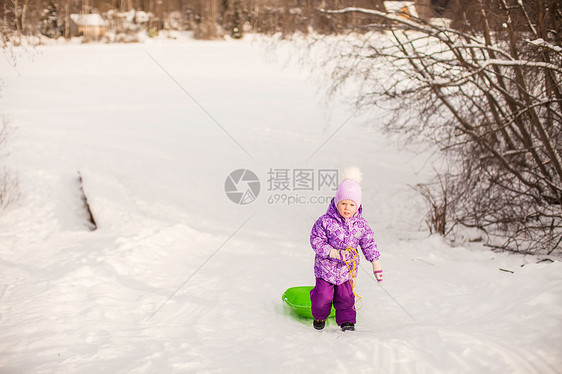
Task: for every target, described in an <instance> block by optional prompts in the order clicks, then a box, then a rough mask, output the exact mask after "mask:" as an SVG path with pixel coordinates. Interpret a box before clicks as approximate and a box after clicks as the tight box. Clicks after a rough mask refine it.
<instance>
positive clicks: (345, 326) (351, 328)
mask: <svg viewBox="0 0 562 374" xmlns="http://www.w3.org/2000/svg"><path fill="white" fill-rule="evenodd" d="M341 331H355V325H354V324H353V323H351V322H344V323H342V324H341Z"/></svg>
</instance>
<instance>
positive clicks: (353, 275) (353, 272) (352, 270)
mask: <svg viewBox="0 0 562 374" xmlns="http://www.w3.org/2000/svg"><path fill="white" fill-rule="evenodd" d="M345 250H346V251H348V252H351V253H352V257H351V259H349V260H345V261H344V262H345V265H346V266H347V270H349V283H351V290H352V291H353V294H354V295H355V298H356V299H355V303H354V304H353V310H355V311H357V310H359V309H361V308H362V307H363V301H362V300H361V296H359V295H357V293H356V292H355V285H356V283H357V262H356V261H355V260H356V259H357V257H359V253H357V250H356V249H355V248H353V247H347V248H346V249H345ZM350 262H351V265H350V264H349V263H350ZM357 303H360V304H359V307H356V305H357Z"/></svg>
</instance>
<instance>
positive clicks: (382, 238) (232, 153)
mask: <svg viewBox="0 0 562 374" xmlns="http://www.w3.org/2000/svg"><path fill="white" fill-rule="evenodd" d="M266 51H267V48H264V44H263V43H260V42H252V41H250V40H241V41H217V42H200V41H192V40H182V41H175V42H152V43H146V44H135V45H133V44H131V45H95V44H92V45H77V44H68V45H64V44H63V45H54V46H47V47H40V48H37V50H36V51H35V52H34V54H33V56H32V57H30V58H23V59H20V60H18V62H17V66H16V68H15V69H14V68H13V67H11V66H10V65H9V64H8V62H7V61H6V60H5V59H2V61H1V62H0V71H1V78H2V79H3V80H4V85H3V87H2V91H1V94H2V98H1V100H0V110H1V112H2V113H3V114H4V116H5V118H7V119H8V120H9V122H10V127H11V128H12V130H11V137H10V139H9V141H8V148H9V149H8V151H9V154H8V155H7V157H6V158H4V159H3V162H4V163H5V164H6V165H7V166H8V167H9V169H10V170H11V171H12V173H16V174H17V175H18V178H19V188H20V193H21V197H20V199H19V200H18V202H17V203H16V204H14V205H12V206H10V207H9V208H8V209H7V210H5V211H2V212H0V337H1V338H0V373H14V374H19V373H100V372H106V373H211V372H212V373H268V372H273V373H287V372H289V373H310V372H327V373H335V372H337V373H346V372H350V373H351V372H360V373H364V372H376V373H541V374H545V373H557V372H558V373H560V372H562V371H561V369H560V368H561V367H562V350H561V348H560V342H562V325H561V322H562V292H561V289H562V265H561V263H560V262H558V261H555V262H538V259H537V258H534V257H530V256H527V257H523V256H519V255H508V254H498V253H493V252H490V251H488V250H486V249H485V248H483V247H478V246H470V247H451V246H449V245H447V244H446V243H445V242H443V241H442V240H441V239H439V238H437V237H431V238H427V235H426V233H425V232H422V231H419V230H420V228H422V229H423V226H422V225H421V222H422V219H423V214H424V205H423V201H421V200H420V199H419V198H418V197H417V196H416V194H415V192H413V190H412V189H411V188H410V187H408V184H410V185H411V184H415V183H417V182H422V181H424V178H425V177H426V176H427V174H426V172H425V171H424V170H426V169H427V168H425V169H424V165H425V161H426V158H425V157H424V156H417V155H413V154H412V153H408V152H405V151H401V150H399V149H398V147H397V145H396V143H395V141H393V140H390V139H388V138H386V137H384V136H383V135H380V133H379V132H377V130H376V127H375V126H374V125H376V123H377V116H376V115H373V116H372V117H371V118H367V121H368V122H370V124H371V125H373V126H366V125H365V120H366V118H355V117H354V118H352V119H351V120H349V121H348V122H347V123H346V121H347V120H348V119H349V117H350V115H351V114H352V112H353V111H352V110H351V109H350V107H349V106H347V105H346V104H344V103H343V100H340V99H338V98H337V97H335V98H334V99H333V100H332V101H330V102H329V103H325V102H323V101H322V98H321V96H320V95H319V94H318V86H317V85H316V83H313V82H312V81H311V80H310V79H308V74H307V73H305V71H304V70H300V69H299V68H298V67H296V66H294V65H288V66H286V64H284V61H285V56H286V54H288V53H291V50H290V47H288V46H287V45H284V46H283V47H280V48H279V49H278V50H277V51H276V52H275V53H270V52H266ZM342 125H343V126H342ZM334 133H335V136H333V134H334ZM350 165H357V166H359V167H360V168H361V169H362V170H363V174H364V181H363V186H364V202H363V205H364V215H365V217H366V218H367V220H368V221H369V222H370V224H371V225H372V227H373V228H374V230H375V233H376V238H377V241H378V244H379V247H380V250H381V252H382V258H381V260H382V264H383V266H384V271H385V273H384V274H385V280H384V284H383V287H384V289H383V288H381V287H380V286H379V285H378V284H377V283H376V282H375V281H374V279H373V277H372V275H371V274H369V272H368V271H363V270H368V269H369V267H367V266H365V265H364V264H365V262H363V270H362V271H361V273H360V275H359V280H358V286H357V293H358V294H359V295H361V296H362V300H363V308H362V309H361V310H359V312H358V324H357V330H356V331H355V332H353V333H342V332H340V331H339V329H338V328H337V326H335V324H334V322H331V323H329V324H328V326H327V328H326V329H325V330H324V331H322V332H318V331H315V330H314V329H313V328H312V326H311V322H310V321H308V320H302V319H298V318H296V317H295V316H294V315H292V314H291V312H290V311H289V310H288V309H287V307H286V306H284V305H283V303H282V301H281V294H282V293H283V291H284V290H285V289H286V288H289V287H291V286H297V285H307V284H313V281H314V279H313V272H312V261H313V257H314V256H313V252H312V250H311V249H310V246H309V243H308V235H309V233H310V229H311V227H312V224H313V223H314V221H315V220H316V218H317V217H318V216H320V215H321V214H322V213H323V212H324V211H325V210H326V208H327V203H324V202H322V203H317V202H316V201H319V200H323V199H324V198H325V197H326V196H328V197H329V196H331V195H332V194H333V191H332V190H331V189H330V186H329V185H324V186H319V184H318V179H317V176H318V173H320V171H321V169H322V170H324V169H326V170H328V173H333V170H334V169H338V170H340V172H341V171H342V170H343V168H345V167H346V166H350ZM426 166H428V165H426ZM241 168H242V169H249V170H251V171H253V172H254V173H255V174H257V176H258V177H259V180H260V187H261V188H260V194H259V196H258V198H257V200H256V201H254V202H252V203H250V204H246V205H238V204H235V203H233V202H232V201H230V200H229V198H228V197H227V196H226V194H225V191H224V188H225V180H226V178H227V176H228V175H229V174H230V173H231V172H232V171H234V170H236V169H241ZM307 170H308V171H312V172H314V173H315V178H316V179H315V181H316V184H315V185H314V186H309V187H312V191H307V190H301V189H299V186H300V187H302V185H300V184H297V185H293V184H292V182H293V178H292V177H293V173H298V172H303V171H304V172H306V171H307ZM78 172H80V175H81V176H82V178H83V182H84V183H83V189H84V191H85V192H86V195H87V198H88V201H89V203H90V206H91V209H92V212H93V214H94V217H95V219H96V222H97V224H98V229H97V230H95V231H91V230H90V227H91V226H90V225H89V223H88V214H87V210H86V209H85V206H84V204H83V201H82V194H81V185H80V182H79V176H78ZM285 173H287V176H288V177H289V178H288V179H284V175H285ZM332 175H333V174H332ZM340 176H341V173H340ZM287 181H288V182H289V184H288V185H287V189H285V190H280V189H274V187H276V186H277V187H280V186H283V185H284V182H287ZM297 200H298V201H297ZM500 269H505V270H509V271H511V272H507V271H502V270H500Z"/></svg>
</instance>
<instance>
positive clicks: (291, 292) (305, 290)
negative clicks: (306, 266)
mask: <svg viewBox="0 0 562 374" xmlns="http://www.w3.org/2000/svg"><path fill="white" fill-rule="evenodd" d="M313 288H314V287H313V286H298V287H291V288H289V289H287V291H285V292H284V293H283V296H282V297H281V299H282V300H283V301H284V302H285V304H287V305H288V306H290V307H291V309H292V310H294V311H295V312H296V313H297V314H298V315H299V316H302V317H305V318H314V317H312V312H311V311H310V290H312V289H313ZM335 315H336V311H335V309H334V307H333V306H332V311H331V312H330V315H329V318H331V317H334V316H335Z"/></svg>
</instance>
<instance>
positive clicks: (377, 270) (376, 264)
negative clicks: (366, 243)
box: [373, 260, 382, 282]
mask: <svg viewBox="0 0 562 374" xmlns="http://www.w3.org/2000/svg"><path fill="white" fill-rule="evenodd" d="M373 274H375V278H377V281H378V282H382V265H381V262H380V261H379V260H376V261H373Z"/></svg>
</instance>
